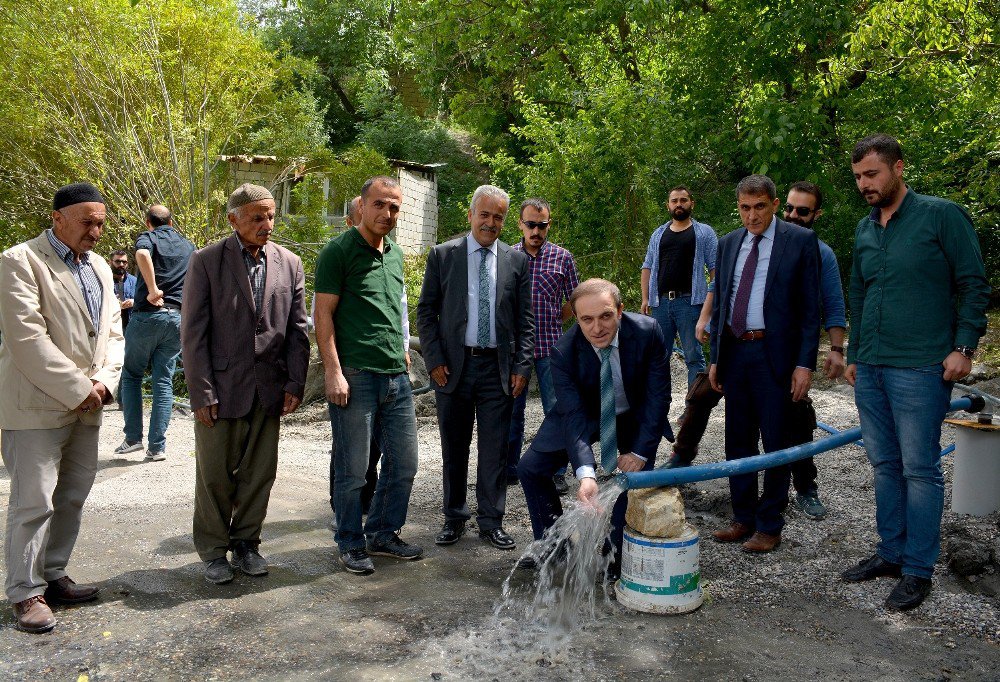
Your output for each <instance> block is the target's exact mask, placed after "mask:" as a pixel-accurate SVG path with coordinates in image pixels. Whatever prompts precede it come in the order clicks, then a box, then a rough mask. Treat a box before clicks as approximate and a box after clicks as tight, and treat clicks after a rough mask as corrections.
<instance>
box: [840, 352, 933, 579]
mask: <svg viewBox="0 0 1000 682" xmlns="http://www.w3.org/2000/svg"><path fill="white" fill-rule="evenodd" d="M943 374H944V368H943V367H942V366H941V365H930V366H928V367H912V368H911V367H887V366H885V365H868V364H864V363H858V375H857V382H856V385H855V387H854V400H855V402H856V403H857V406H858V415H859V416H860V418H861V437H862V438H863V439H864V442H865V450H867V452H868V460H869V461H870V462H871V463H872V468H873V469H874V472H875V507H876V510H875V521H876V524H877V526H878V534H879V538H881V541H880V542H879V545H878V549H877V550H876V551H877V553H878V555H879V556H880V557H882V558H883V559H885V560H886V561H891V562H892V563H894V564H902V566H903V573H904V574H906V575H915V576H918V577H921V578H930V577H931V576H932V575H933V573H934V562H935V561H936V560H937V558H938V554H939V553H940V552H941V513H942V511H943V510H944V476H943V474H942V473H941V422H942V421H943V420H944V417H945V413H946V412H947V411H948V401H949V399H950V397H951V386H952V385H951V383H950V382H947V381H945V380H944V379H943V378H942V376H943Z"/></svg>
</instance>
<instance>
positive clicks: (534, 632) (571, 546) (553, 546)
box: [436, 481, 624, 681]
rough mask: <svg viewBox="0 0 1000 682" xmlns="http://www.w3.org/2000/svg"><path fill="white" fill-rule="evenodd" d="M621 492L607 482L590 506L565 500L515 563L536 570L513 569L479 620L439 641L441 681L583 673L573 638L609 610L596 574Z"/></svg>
mask: <svg viewBox="0 0 1000 682" xmlns="http://www.w3.org/2000/svg"><path fill="white" fill-rule="evenodd" d="M623 490H624V489H623V488H622V486H620V485H619V484H618V483H616V482H614V481H611V482H609V483H607V484H606V485H604V486H602V487H601V490H600V492H599V493H598V496H597V501H596V505H595V506H594V507H591V506H586V505H583V504H580V503H578V502H571V503H569V504H568V505H567V507H568V508H567V509H566V511H565V513H564V514H563V515H562V516H561V517H559V518H558V519H557V520H556V522H555V524H553V526H552V527H551V528H549V529H548V531H546V533H545V536H544V537H543V538H542V539H541V540H536V541H534V542H532V543H531V544H530V545H529V546H528V547H527V549H526V550H525V551H524V553H523V554H522V558H523V557H531V558H532V559H534V560H535V561H536V562H537V564H538V568H537V570H534V571H533V570H527V569H519V568H516V567H515V568H513V569H512V570H511V572H510V574H509V575H508V576H507V578H506V580H504V582H503V588H502V592H501V596H500V599H499V600H498V601H497V603H496V605H495V606H494V609H493V614H492V615H491V617H490V618H489V619H488V620H487V621H486V623H484V624H483V626H482V627H481V628H476V629H473V630H471V631H468V632H464V633H452V634H451V635H449V636H448V637H446V638H445V639H444V640H442V641H441V642H439V645H438V647H436V648H438V650H439V652H440V654H441V657H442V659H443V662H444V663H445V665H446V667H445V669H446V670H447V671H448V673H447V674H448V676H449V677H452V676H455V675H459V676H462V677H469V678H476V679H493V678H496V679H503V680H505V681H506V680H519V679H524V680H536V679H538V676H539V674H540V668H544V669H545V673H544V675H545V678H546V679H549V680H553V679H568V680H575V679H580V678H581V677H582V676H586V674H587V672H588V670H590V658H591V654H590V652H589V651H577V650H575V648H574V642H573V635H574V633H576V632H578V631H579V630H581V629H587V628H588V627H590V626H592V625H594V624H596V623H599V622H600V621H601V619H602V618H603V617H605V616H607V615H608V614H609V613H611V607H612V604H611V599H610V591H611V586H610V585H609V584H607V583H606V582H605V579H604V577H605V574H606V573H607V569H608V566H609V564H610V563H611V561H612V560H613V558H614V557H613V556H612V554H611V553H605V552H604V551H603V549H604V547H605V543H606V541H607V540H608V533H609V528H610V520H611V511H612V508H613V507H614V504H615V501H616V500H617V499H618V496H619V495H620V494H621V493H622V492H623ZM501 671H502V673H501Z"/></svg>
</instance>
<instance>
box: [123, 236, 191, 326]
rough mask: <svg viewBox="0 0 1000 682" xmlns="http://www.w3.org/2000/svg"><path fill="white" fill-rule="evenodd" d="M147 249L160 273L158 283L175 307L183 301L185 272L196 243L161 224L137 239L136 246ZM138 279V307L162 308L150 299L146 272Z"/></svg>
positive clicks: (164, 298) (149, 309)
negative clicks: (144, 276)
mask: <svg viewBox="0 0 1000 682" xmlns="http://www.w3.org/2000/svg"><path fill="white" fill-rule="evenodd" d="M139 249H146V250H148V251H149V254H150V256H151V257H152V259H153V271H154V272H155V273H156V286H158V287H160V291H162V292H163V301H164V303H168V304H171V305H173V306H175V307H180V305H181V294H182V293H183V291H184V275H185V274H187V267H188V261H189V260H190V259H191V254H192V253H194V244H192V243H191V242H190V241H188V240H187V239H185V238H184V237H183V236H181V234H180V233H179V232H178V231H177V230H175V229H174V228H172V227H169V226H167V225H161V226H160V227H158V228H156V229H155V230H150V231H147V232H143V233H142V234H140V235H139V238H138V239H136V240H135V250H136V251H138V250H139ZM137 279H138V281H137V282H136V283H135V305H134V309H135V310H137V311H141V312H147V313H148V312H152V311H154V310H159V308H157V307H156V306H154V305H152V304H151V303H150V302H149V301H147V300H146V296H147V295H148V294H149V289H148V288H147V287H146V280H145V279H144V278H143V276H142V273H141V272H140V273H139V275H138V278H137Z"/></svg>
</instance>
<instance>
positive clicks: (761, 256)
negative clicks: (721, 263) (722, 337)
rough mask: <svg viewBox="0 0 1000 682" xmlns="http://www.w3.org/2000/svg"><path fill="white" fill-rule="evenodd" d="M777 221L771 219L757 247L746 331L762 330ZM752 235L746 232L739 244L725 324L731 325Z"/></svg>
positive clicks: (751, 243) (773, 218)
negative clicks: (768, 272) (765, 295)
mask: <svg viewBox="0 0 1000 682" xmlns="http://www.w3.org/2000/svg"><path fill="white" fill-rule="evenodd" d="M777 223H778V219H777V218H775V217H773V216H772V218H771V224H770V225H768V227H767V229H766V230H764V238H763V239H761V240H760V244H759V245H758V246H757V270H756V272H755V274H754V276H753V287H752V288H751V289H750V304H749V306H748V307H747V329H748V330H750V329H754V330H757V329H764V328H765V327H764V288H765V287H766V286H767V266H768V265H769V264H770V263H771V248H772V247H773V246H774V231H775V225H777ZM753 238H754V235H753V234H751V233H750V231H749V230H747V233H746V235H745V236H744V237H743V243H742V244H740V253H739V255H738V256H737V257H736V269H735V270H734V271H733V290H732V292H731V295H730V297H729V301H730V303H729V311H728V312H727V313H726V324H728V325H730V326H732V324H733V304H734V303H735V302H736V292H737V291H739V289H740V279H742V277H743V266H744V265H745V264H746V262H747V258H749V257H750V249H751V248H753Z"/></svg>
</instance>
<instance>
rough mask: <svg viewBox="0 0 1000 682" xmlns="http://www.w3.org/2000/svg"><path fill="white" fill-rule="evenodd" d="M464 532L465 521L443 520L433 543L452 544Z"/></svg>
mask: <svg viewBox="0 0 1000 682" xmlns="http://www.w3.org/2000/svg"><path fill="white" fill-rule="evenodd" d="M464 534H465V521H445V522H444V525H443V526H441V532H440V533H438V534H437V537H436V538H434V544H435V545H454V544H455V543H456V542H458V539H459V538H460V537H462V536H463V535H464Z"/></svg>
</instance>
